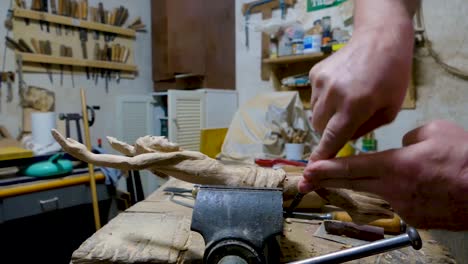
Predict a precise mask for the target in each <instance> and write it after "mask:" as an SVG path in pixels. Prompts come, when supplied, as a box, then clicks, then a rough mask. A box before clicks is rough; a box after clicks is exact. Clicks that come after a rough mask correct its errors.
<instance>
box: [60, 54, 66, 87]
mask: <svg viewBox="0 0 468 264" xmlns="http://www.w3.org/2000/svg"><path fill="white" fill-rule="evenodd" d="M66 56H67V47H65V45H60V57H66ZM60 86H63V64H60Z"/></svg>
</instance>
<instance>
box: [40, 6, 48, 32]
mask: <svg viewBox="0 0 468 264" xmlns="http://www.w3.org/2000/svg"><path fill="white" fill-rule="evenodd" d="M41 11H42V12H44V13H49V4H48V0H42V1H41ZM42 23H44V24H45V26H46V28H47V33H49V32H50V23H49V22H48V21H42Z"/></svg>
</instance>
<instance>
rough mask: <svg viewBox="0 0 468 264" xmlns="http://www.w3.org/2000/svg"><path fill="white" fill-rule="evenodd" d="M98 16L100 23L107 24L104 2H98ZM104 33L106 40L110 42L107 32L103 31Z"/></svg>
mask: <svg viewBox="0 0 468 264" xmlns="http://www.w3.org/2000/svg"><path fill="white" fill-rule="evenodd" d="M98 18H99V22H100V23H102V24H106V13H105V11H104V4H103V3H102V2H99V4H98ZM103 35H104V41H105V42H108V41H109V40H108V37H107V34H106V33H103Z"/></svg>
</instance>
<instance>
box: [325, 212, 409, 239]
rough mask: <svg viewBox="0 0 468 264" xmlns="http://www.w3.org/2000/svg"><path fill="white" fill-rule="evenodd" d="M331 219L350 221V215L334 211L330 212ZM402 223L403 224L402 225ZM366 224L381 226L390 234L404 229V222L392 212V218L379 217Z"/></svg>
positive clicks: (398, 232)
mask: <svg viewBox="0 0 468 264" xmlns="http://www.w3.org/2000/svg"><path fill="white" fill-rule="evenodd" d="M332 215H333V220H339V221H343V222H352V219H351V217H350V216H349V214H348V213H347V212H334V213H332ZM402 224H403V226H402ZM368 225H372V226H379V227H382V228H383V229H384V230H385V232H387V233H392V234H400V233H402V231H404V230H405V226H404V223H403V222H402V221H401V218H400V217H399V216H398V215H396V214H394V217H393V218H391V219H390V218H389V219H379V220H375V221H373V222H370V223H368Z"/></svg>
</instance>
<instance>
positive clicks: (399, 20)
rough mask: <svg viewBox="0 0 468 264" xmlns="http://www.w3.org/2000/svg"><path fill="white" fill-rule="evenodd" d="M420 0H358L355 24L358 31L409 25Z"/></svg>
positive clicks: (355, 8)
mask: <svg viewBox="0 0 468 264" xmlns="http://www.w3.org/2000/svg"><path fill="white" fill-rule="evenodd" d="M419 4H420V1H419V0H356V1H355V7H354V25H355V30H357V31H368V30H372V29H374V28H376V29H377V28H378V29H379V30H382V29H383V28H382V27H388V28H392V27H393V26H397V27H409V26H410V25H412V18H413V16H414V14H415V12H416V10H417V9H418V7H419Z"/></svg>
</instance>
